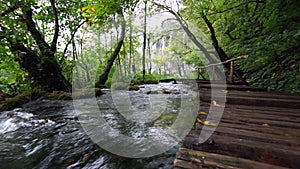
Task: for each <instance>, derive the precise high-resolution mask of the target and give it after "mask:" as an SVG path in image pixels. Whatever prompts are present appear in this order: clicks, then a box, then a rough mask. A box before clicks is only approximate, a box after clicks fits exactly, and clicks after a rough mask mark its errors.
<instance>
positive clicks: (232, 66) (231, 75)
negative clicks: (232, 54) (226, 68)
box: [229, 61, 234, 83]
mask: <svg viewBox="0 0 300 169" xmlns="http://www.w3.org/2000/svg"><path fill="white" fill-rule="evenodd" d="M233 72H234V61H231V62H230V74H229V77H230V83H234V78H233Z"/></svg>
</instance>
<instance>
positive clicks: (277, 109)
mask: <svg viewBox="0 0 300 169" xmlns="http://www.w3.org/2000/svg"><path fill="white" fill-rule="evenodd" d="M226 108H227V109H228V110H243V111H248V112H253V111H252V110H259V111H263V112H264V113H280V114H288V115H290V116H298V117H300V110H299V109H292V108H280V107H264V106H247V105H236V104H226Z"/></svg>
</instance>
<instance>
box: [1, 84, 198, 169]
mask: <svg viewBox="0 0 300 169" xmlns="http://www.w3.org/2000/svg"><path fill="white" fill-rule="evenodd" d="M104 92H105V93H106V94H104V95H102V96H101V97H97V98H96V101H97V103H98V105H99V109H100V110H101V112H102V113H101V117H102V118H104V119H105V120H106V121H107V123H108V124H109V125H110V126H113V128H114V130H113V131H115V132H116V133H114V134H117V133H123V134H126V135H128V136H130V137H133V138H140V137H145V136H149V135H160V134H161V133H162V132H163V131H164V129H165V128H168V127H170V126H171V125H172V124H173V123H174V122H175V120H176V119H177V117H178V115H179V114H180V111H181V109H182V100H183V99H182V98H183V94H182V93H184V92H186V93H189V91H184V90H183V88H182V85H181V84H170V83H162V84H159V85H145V86H141V89H140V90H139V91H118V92H117V93H118V94H121V95H124V94H127V95H128V96H129V99H130V101H131V104H132V106H133V107H134V111H132V112H131V114H129V115H125V116H126V118H129V119H130V120H126V118H124V114H121V113H120V111H119V110H120V109H118V107H117V106H119V107H120V106H122V105H120V104H119V105H114V104H113V103H114V102H118V97H119V96H118V97H116V95H113V94H112V93H113V92H111V91H110V90H105V91H104ZM114 97H115V98H114ZM193 97H194V96H193ZM77 101H78V100H77ZM77 103H82V104H83V103H86V99H82V100H79V102H77ZM73 104H74V103H73V101H66V100H64V101H53V100H52V101H51V100H45V99H43V98H40V99H38V100H36V101H32V102H30V103H27V104H24V105H23V106H22V107H20V108H17V109H14V110H12V111H5V112H0V168H1V169H10V168H12V169H19V168H20V169H21V168H22V169H27V168H28V169H32V168H37V169H50V168H53V169H54V168H55V169H57V168H69V169H71V168H86V169H87V168H89V169H93V168H99V169H121V168H124V169H134V168H137V169H139V168H145V169H152V168H153V169H154V168H155V169H157V168H160V169H169V168H173V160H174V158H175V155H176V152H177V151H178V148H179V147H180V141H179V143H176V142H175V143H176V144H174V138H172V137H166V138H164V140H163V141H164V144H169V145H172V147H170V148H168V149H169V150H168V151H166V152H163V153H162V154H158V155H155V156H153V157H147V158H136V157H135V158H126V157H122V156H121V155H116V154H113V153H110V151H108V150H107V149H106V150H104V149H103V148H101V145H99V143H98V144H96V143H95V140H93V139H92V138H91V135H89V134H87V131H86V129H85V127H84V126H83V125H82V124H83V121H82V118H79V116H80V115H81V114H80V113H78V112H76V111H78V110H76V106H75V109H74V105H73ZM85 106H89V105H88V104H86V105H85ZM149 107H150V108H149ZM87 108H88V107H87ZM127 113H128V111H127ZM136 113H139V115H136ZM157 113H158V114H157ZM194 114H195V115H196V114H197V111H195V113H194ZM137 117H139V118H140V117H147V118H145V119H142V120H141V119H138V120H141V121H142V122H136V120H137V119H135V118H137ZM113 141H114V140H113ZM113 141H112V142H113ZM175 141H176V140H175ZM147 146H148V145H142V147H141V149H143V147H144V148H147Z"/></svg>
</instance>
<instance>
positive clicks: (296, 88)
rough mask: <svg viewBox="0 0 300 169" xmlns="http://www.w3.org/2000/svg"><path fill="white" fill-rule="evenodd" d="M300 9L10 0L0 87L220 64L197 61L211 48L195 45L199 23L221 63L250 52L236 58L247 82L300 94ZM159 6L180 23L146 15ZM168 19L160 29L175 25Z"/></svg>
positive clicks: (62, 84) (103, 81)
mask: <svg viewBox="0 0 300 169" xmlns="http://www.w3.org/2000/svg"><path fill="white" fill-rule="evenodd" d="M299 6H300V2H299V1H298V0H277V1H269V0H243V1H237V0H173V1H155V0H148V1H147V0H144V1H138V0H96V1H89V0H86V1H77V0H73V1H63V0H49V1H40V0H21V1H16V0H13V1H11V0H10V1H8V0H3V1H1V2H0V7H1V9H2V11H1V13H0V17H1V21H0V40H1V41H0V44H1V45H0V68H1V69H0V74H1V77H0V90H3V91H6V92H9V93H15V92H24V91H26V90H30V89H32V88H34V87H40V88H42V89H43V90H46V91H70V90H71V82H72V79H73V78H78V79H80V81H82V84H84V83H85V82H90V83H91V84H96V85H106V86H108V87H110V83H111V78H112V74H113V73H114V72H116V71H118V72H119V74H120V75H121V76H122V77H124V78H126V77H127V76H129V75H130V74H134V75H135V77H134V78H135V80H137V79H139V80H140V77H141V73H143V72H146V74H147V75H146V76H145V77H146V79H150V80H152V81H153V80H154V81H155V80H159V79H163V78H179V77H184V74H185V73H186V72H187V71H191V69H192V68H193V67H196V66H201V65H207V64H209V63H212V62H214V59H213V58H209V57H208V55H207V56H205V57H206V58H207V59H208V62H207V63H205V62H202V61H201V59H199V57H204V56H203V50H201V45H202V47H203V46H205V45H203V44H201V43H199V44H198V45H197V41H198V42H199V41H200V40H199V39H197V37H198V35H199V33H198V32H193V30H191V29H190V28H191V27H192V26H191V25H196V27H197V29H199V30H201V32H203V33H204V34H205V35H206V36H207V37H208V41H209V45H211V46H212V47H213V48H214V50H215V51H216V53H217V54H218V56H219V57H220V61H224V60H226V59H230V58H234V57H237V56H240V55H244V54H247V55H249V58H248V59H245V60H241V61H239V62H237V64H235V70H236V71H235V75H236V77H237V78H239V79H240V80H244V81H245V82H247V83H248V84H250V85H253V86H257V87H262V88H267V89H269V90H274V91H282V92H288V93H300V54H299V52H300V44H299V42H300V22H299V21H300V14H299ZM162 13H167V14H168V15H170V16H173V18H174V19H173V21H172V22H174V21H175V22H176V23H177V25H179V26H178V27H176V29H173V30H172V32H170V30H168V31H165V32H164V31H160V32H157V31H155V29H149V27H150V26H151V24H152V23H151V22H148V23H147V22H143V21H144V20H145V21H149V20H150V19H151V18H152V17H153V16H155V15H159V14H162ZM135 19H138V20H141V23H140V24H134V22H135ZM166 22H167V20H166ZM145 23H146V24H145ZM170 23H171V22H170ZM161 26H162V27H161V28H158V29H156V30H159V29H161V30H162V29H166V27H168V24H164V25H163V24H162V25H161ZM146 28H147V29H146ZM175 35H176V36H177V37H178V35H180V36H181V35H182V36H181V38H177V39H174V38H173V36H175ZM193 38H194V39H193ZM199 45H200V46H199ZM201 52H202V53H201ZM208 52H210V51H208ZM210 59H211V60H210ZM87 63H93V64H95V65H94V66H93V69H94V70H91V69H90V67H89V65H88V64H87ZM75 65H77V66H76V67H75ZM224 67H225V68H226V70H228V65H224ZM74 69H75V71H74V72H75V73H74V74H73V70H74ZM90 72H95V74H91V73H90ZM93 76H97V78H96V79H93V78H92V77H93ZM143 78H144V76H143ZM194 78H195V77H194ZM78 85H80V84H78Z"/></svg>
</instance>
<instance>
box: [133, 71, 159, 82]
mask: <svg viewBox="0 0 300 169" xmlns="http://www.w3.org/2000/svg"><path fill="white" fill-rule="evenodd" d="M142 78H143V74H142V73H138V74H136V75H134V76H133V78H132V79H131V83H133V84H142ZM158 80H159V78H158V75H157V74H148V73H146V74H145V80H144V84H157V83H158Z"/></svg>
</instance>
